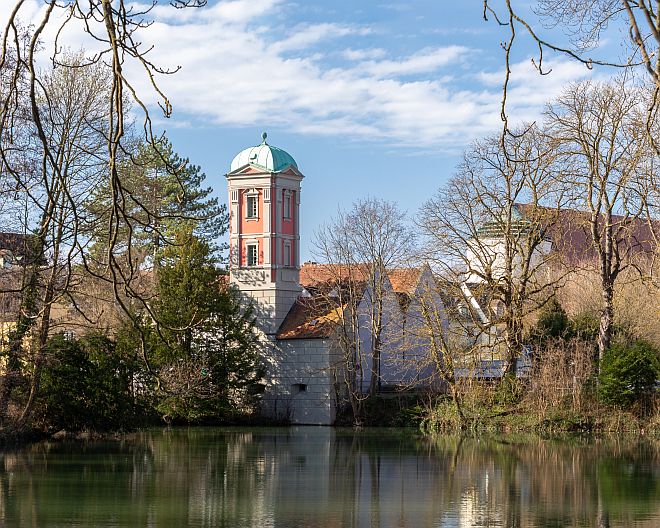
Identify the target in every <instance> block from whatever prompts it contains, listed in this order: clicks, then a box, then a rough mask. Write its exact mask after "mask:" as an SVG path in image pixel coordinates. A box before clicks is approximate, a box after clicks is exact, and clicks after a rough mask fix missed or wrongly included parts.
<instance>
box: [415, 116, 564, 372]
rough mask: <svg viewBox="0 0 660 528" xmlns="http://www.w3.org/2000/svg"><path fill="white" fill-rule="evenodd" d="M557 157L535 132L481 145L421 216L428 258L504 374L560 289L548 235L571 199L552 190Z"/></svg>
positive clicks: (534, 130) (535, 130)
mask: <svg viewBox="0 0 660 528" xmlns="http://www.w3.org/2000/svg"><path fill="white" fill-rule="evenodd" d="M552 159H553V152H552V149H551V147H550V145H549V144H548V143H547V141H546V140H545V138H544V136H543V134H542V133H541V132H540V131H539V130H537V129H535V128H534V127H532V128H530V129H528V131H527V133H526V134H522V135H519V136H509V137H508V138H507V146H506V149H503V148H502V147H501V138H498V137H494V138H491V139H489V140H486V141H484V142H482V143H477V144H475V145H474V146H473V148H472V149H470V150H469V151H468V152H467V153H466V155H465V157H464V160H463V163H462V164H461V166H460V168H459V171H458V174H457V175H456V176H455V177H454V178H452V179H451V180H450V181H449V182H448V183H447V184H446V185H445V186H444V187H442V188H441V189H440V190H439V191H438V193H437V194H436V196H435V197H433V198H432V199H430V200H429V201H428V202H427V203H426V204H424V206H423V207H422V209H421V210H420V213H419V216H418V220H417V221H418V224H419V225H420V227H421V228H422V229H423V231H424V233H425V235H426V238H427V251H426V254H427V255H426V256H427V258H428V259H429V260H431V261H432V262H434V263H435V267H436V269H438V271H439V272H440V273H441V274H442V275H443V276H444V277H445V280H446V287H451V288H452V290H453V295H452V296H453V297H454V298H457V299H460V298H462V299H463V301H462V307H461V310H462V311H463V313H464V315H465V316H466V317H468V318H469V321H470V323H471V326H472V331H476V332H478V333H479V334H480V336H481V341H482V343H483V345H484V349H485V350H490V351H492V350H497V349H498V348H502V349H503V352H502V353H501V356H502V359H503V360H504V361H505V368H504V374H505V375H506V374H515V372H516V364H517V358H518V357H519V356H520V355H521V354H522V352H523V330H524V327H523V324H524V320H525V317H526V316H527V315H528V314H530V313H531V312H533V311H534V310H536V309H537V308H539V307H540V306H542V305H543V304H544V303H545V302H547V300H548V299H549V298H550V296H551V294H552V292H553V291H554V289H555V288H556V287H557V285H558V284H559V283H560V277H551V275H550V274H549V273H548V269H549V266H550V264H551V262H552V260H553V259H554V258H555V256H554V254H553V253H552V252H551V251H550V250H551V243H550V241H549V239H548V238H547V235H546V233H547V232H548V230H549V229H550V228H551V226H552V225H553V224H554V223H555V222H556V220H557V217H558V211H559V210H560V208H561V205H562V201H563V196H562V194H561V193H557V192H556V190H555V189H554V188H553V186H552V182H553V180H552V174H551V170H552V169H551V167H552Z"/></svg>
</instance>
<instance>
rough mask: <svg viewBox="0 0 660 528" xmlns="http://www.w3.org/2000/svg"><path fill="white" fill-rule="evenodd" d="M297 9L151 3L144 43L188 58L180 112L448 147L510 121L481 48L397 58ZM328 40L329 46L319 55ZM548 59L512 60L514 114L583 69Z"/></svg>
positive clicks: (533, 107) (143, 83) (167, 61)
mask: <svg viewBox="0 0 660 528" xmlns="http://www.w3.org/2000/svg"><path fill="white" fill-rule="evenodd" d="M26 6H27V7H29V8H30V9H31V10H32V11H31V12H30V13H31V14H30V15H29V16H34V15H35V13H36V12H37V10H39V9H43V6H42V4H41V3H40V2H39V1H38V0H28V1H27V3H26ZM288 8H289V7H288V4H284V2H283V1H282V0H234V1H228V2H218V3H217V4H214V5H211V6H208V7H206V8H203V9H184V10H176V9H172V8H171V7H168V6H167V4H159V5H158V6H157V7H156V8H155V10H154V11H153V16H154V18H155V20H157V22H156V23H154V24H153V25H151V26H150V27H149V28H147V29H145V30H142V31H141V32H140V35H139V38H140V40H141V41H142V42H144V46H145V48H146V47H148V46H150V45H152V44H153V45H154V46H155V48H154V50H153V52H151V53H150V55H149V58H150V60H151V61H152V62H154V63H155V64H158V65H159V66H162V67H169V68H173V67H176V66H181V71H180V72H179V73H177V74H176V75H171V76H160V77H159V78H158V82H159V86H160V87H161V88H162V89H163V91H164V92H165V93H166V94H167V96H168V97H169V99H170V101H171V102H172V104H173V105H174V109H175V117H176V119H179V120H181V122H187V121H191V122H198V123H202V124H205V125H210V124H213V125H229V126H253V125H259V126H268V127H280V126H281V127H286V128H287V129H289V130H292V131H298V132H300V133H304V134H320V135H336V136H339V137H341V138H356V139H361V140H365V139H379V140H382V141H386V142H388V143H389V144H391V145H395V146H410V145H414V146H416V147H423V148H426V149H431V148H432V149H442V150H449V149H455V148H462V147H463V146H464V145H465V143H466V142H467V141H469V140H470V139H472V138H475V137H479V136H482V135H484V134H487V133H490V132H493V131H495V130H497V128H498V127H499V126H500V125H501V123H500V119H499V112H500V106H499V105H500V100H501V84H502V80H503V75H502V73H501V72H482V73H479V74H474V75H471V76H470V77H468V78H467V80H466V75H469V74H468V73H467V72H469V70H470V68H469V67H470V64H471V62H470V61H472V63H473V64H475V63H478V60H479V52H478V50H474V49H472V50H471V49H468V48H466V47H462V46H445V47H432V48H429V47H426V48H423V49H420V50H417V51H413V52H412V53H410V54H409V55H407V56H397V55H396V54H394V53H392V51H391V50H386V49H384V48H383V47H382V39H381V40H379V41H378V43H379V44H381V46H375V45H374V43H375V42H374V40H375V39H372V37H373V33H372V30H371V28H369V27H366V26H359V25H349V24H342V23H335V22H321V23H315V24H300V23H297V24H294V25H292V26H290V27H289V26H287V20H288V18H287V11H286V10H287V9H288ZM26 13H27V11H26ZM0 18H2V15H0ZM49 31H50V33H48V34H47V35H50V38H52V34H53V29H50V30H49ZM65 37H66V38H67V39H68V42H70V43H73V44H72V47H73V48H77V47H79V46H80V45H81V43H84V44H85V45H86V46H87V45H91V43H90V39H89V37H85V35H84V33H83V31H82V28H81V27H80V26H78V27H72V28H71V30H70V31H69V33H68V34H67V35H65ZM342 39H346V40H350V42H348V43H345V45H344V46H342V47H338V49H339V50H343V51H340V52H339V54H340V55H341V56H342V57H343V58H344V59H347V60H348V61H349V62H348V63H346V64H344V65H342V66H338V65H337V64H334V63H332V62H329V60H330V59H329V58H331V56H332V55H333V54H331V53H327V47H328V46H330V45H332V46H338V44H340V43H343V42H342ZM346 44H348V45H349V46H350V47H349V46H346ZM361 45H363V46H361ZM323 46H326V50H325V52H319V48H321V50H320V51H324V50H323ZM334 57H335V58H336V57H337V54H336V53H335V54H334ZM548 66H551V67H552V68H553V70H554V71H553V73H552V74H551V75H549V76H544V77H541V76H539V75H538V74H537V73H535V72H534V70H533V68H532V67H531V65H530V64H529V62H526V63H520V64H516V65H514V68H513V76H512V82H511V85H510V90H509V105H510V106H509V109H510V112H511V114H512V115H514V114H515V115H516V116H519V117H520V118H521V119H525V120H531V119H535V118H536V117H538V115H539V114H540V111H541V110H542V106H543V104H544V103H545V102H546V101H547V100H548V99H549V98H551V97H552V96H554V95H556V94H557V93H558V91H559V90H560V89H561V86H563V85H564V84H565V83H566V82H568V81H570V80H573V79H578V78H580V77H583V76H584V75H585V70H584V69H583V68H581V67H580V66H579V65H576V64H574V63H572V62H569V61H568V60H563V61H555V62H554V63H553V64H551V63H548ZM125 67H126V72H127V75H129V76H130V78H131V80H132V82H133V84H134V85H135V86H136V88H137V89H138V91H139V93H140V94H141V97H142V98H143V99H144V100H145V101H146V102H147V103H148V104H150V105H152V106H154V108H155V103H156V102H157V95H156V94H155V92H154V91H153V89H152V88H151V87H150V85H149V80H148V78H147V77H146V75H145V74H144V72H143V71H141V69H140V67H139V65H137V64H136V63H135V62H132V63H131V62H130V61H128V62H127V63H126V65H125ZM473 68H474V69H476V68H477V67H476V66H474V67H473ZM411 76H412V77H411ZM156 111H157V110H155V111H154V112H156ZM176 122H177V121H176V120H175V123H176ZM175 123H173V125H175ZM179 124H180V123H179Z"/></svg>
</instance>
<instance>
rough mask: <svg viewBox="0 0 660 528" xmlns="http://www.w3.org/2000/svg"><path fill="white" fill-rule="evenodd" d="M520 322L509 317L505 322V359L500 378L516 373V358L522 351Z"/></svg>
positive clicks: (515, 318)
mask: <svg viewBox="0 0 660 528" xmlns="http://www.w3.org/2000/svg"><path fill="white" fill-rule="evenodd" d="M522 332H523V328H522V321H520V320H519V319H518V318H517V317H515V316H513V317H509V318H507V321H506V334H505V336H504V343H505V346H506V352H505V353H506V357H505V358H504V369H503V371H502V377H503V378H504V377H505V376H514V377H515V376H516V373H517V371H518V358H519V357H520V355H521V354H522V351H523V338H522Z"/></svg>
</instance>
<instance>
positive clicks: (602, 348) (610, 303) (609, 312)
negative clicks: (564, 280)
mask: <svg viewBox="0 0 660 528" xmlns="http://www.w3.org/2000/svg"><path fill="white" fill-rule="evenodd" d="M602 296H603V306H602V308H601V312H600V324H599V327H598V372H599V373H600V365H601V362H602V361H603V357H604V356H605V352H606V350H607V349H608V348H609V347H610V345H611V344H612V328H613V326H614V288H613V286H612V284H605V285H604V286H603V292H602Z"/></svg>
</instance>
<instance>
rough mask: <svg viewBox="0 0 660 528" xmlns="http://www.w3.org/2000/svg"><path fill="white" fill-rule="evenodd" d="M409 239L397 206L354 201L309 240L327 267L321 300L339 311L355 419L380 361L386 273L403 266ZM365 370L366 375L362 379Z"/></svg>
mask: <svg viewBox="0 0 660 528" xmlns="http://www.w3.org/2000/svg"><path fill="white" fill-rule="evenodd" d="M413 240H414V237H413V235H412V233H411V232H410V230H409V229H408V227H407V226H406V224H405V220H404V214H403V213H402V212H401V211H400V210H399V209H398V207H397V206H396V205H395V204H393V203H391V202H386V201H383V200H377V199H374V198H368V199H363V200H359V201H357V202H356V203H355V204H354V205H353V207H352V209H351V210H350V211H348V212H343V211H339V213H338V214H337V216H336V217H335V218H334V219H333V220H331V221H330V222H329V223H328V224H326V225H325V226H324V227H323V228H322V229H321V230H320V231H319V232H317V233H316V238H315V242H314V243H315V254H316V255H317V257H318V258H319V259H320V260H322V261H324V262H326V263H328V266H327V270H328V272H329V275H330V276H329V277H328V283H329V284H331V285H332V286H331V287H330V288H328V291H327V299H328V302H329V303H334V304H335V305H336V306H337V307H338V308H340V310H339V312H340V315H339V317H340V324H339V330H338V341H339V343H338V344H339V348H340V349H341V350H342V353H343V355H344V364H345V369H344V370H345V371H346V376H347V377H346V380H345V381H346V383H347V386H348V388H349V393H350V394H349V398H350V399H351V405H352V406H353V412H354V416H355V417H356V419H359V418H358V417H359V416H360V415H361V412H360V407H359V406H360V404H361V403H360V402H361V401H362V399H363V398H364V392H365V385H366V386H368V392H369V395H373V394H375V393H376V392H377V391H378V389H379V386H380V380H381V377H380V374H381V358H382V352H383V347H384V346H385V342H386V340H387V339H388V337H387V327H388V324H389V321H390V319H391V317H392V313H393V311H394V307H395V306H396V304H397V301H396V298H395V296H394V294H393V292H392V290H391V286H389V279H388V276H387V271H388V270H391V269H393V268H397V267H400V266H402V265H404V264H406V263H407V262H408V259H409V257H410V255H411V254H412V247H413ZM365 370H366V371H367V372H369V374H368V381H367V380H366V379H365V377H364V376H365V374H364V372H365Z"/></svg>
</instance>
